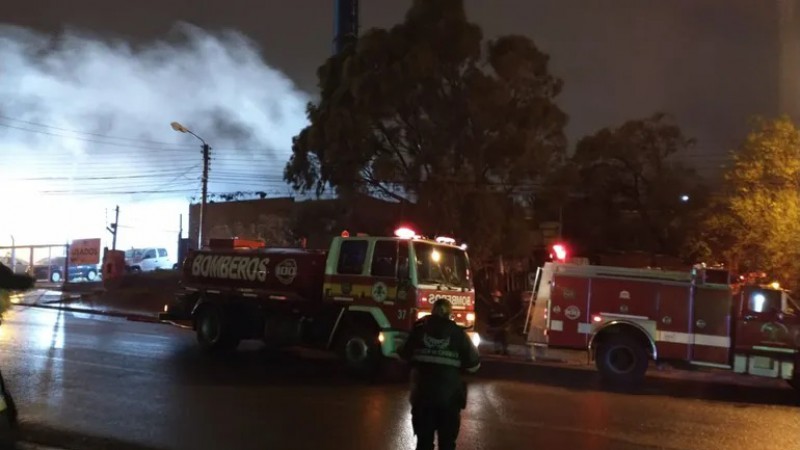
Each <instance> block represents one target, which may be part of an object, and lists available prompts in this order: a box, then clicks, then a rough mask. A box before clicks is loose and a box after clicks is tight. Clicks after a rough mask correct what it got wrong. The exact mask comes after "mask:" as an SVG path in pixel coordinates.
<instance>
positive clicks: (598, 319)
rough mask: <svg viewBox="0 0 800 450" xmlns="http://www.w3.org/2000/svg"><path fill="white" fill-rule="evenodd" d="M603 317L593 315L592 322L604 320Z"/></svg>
mask: <svg viewBox="0 0 800 450" xmlns="http://www.w3.org/2000/svg"><path fill="white" fill-rule="evenodd" d="M602 321H603V318H602V317H600V316H592V322H602Z"/></svg>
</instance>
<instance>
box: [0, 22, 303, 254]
mask: <svg viewBox="0 0 800 450" xmlns="http://www.w3.org/2000/svg"><path fill="white" fill-rule="evenodd" d="M308 99H309V98H308V96H307V95H306V94H304V93H302V92H299V91H298V90H297V89H296V88H295V87H294V85H293V84H292V82H291V81H290V80H289V79H288V78H287V77H286V76H284V75H283V74H281V73H280V72H278V71H277V70H275V69H273V68H271V67H269V66H268V65H267V64H266V63H265V62H264V61H263V59H262V57H261V55H260V53H259V50H258V48H257V47H256V46H255V45H254V44H253V42H251V41H250V40H249V39H247V38H246V37H245V36H243V35H241V34H240V33H237V32H232V31H228V32H220V33H210V32H207V31H204V30H202V29H199V28H197V27H195V26H191V25H187V24H179V25H178V26H176V27H175V29H174V30H173V32H172V33H171V34H170V36H167V37H165V39H164V40H161V41H159V42H154V43H149V44H146V45H135V44H132V43H128V42H124V41H120V40H109V39H99V38H97V37H94V36H90V35H88V34H85V33H79V32H74V31H70V32H66V33H63V34H61V35H59V36H50V35H44V34H40V33H35V32H32V31H30V30H27V29H22V28H19V27H12V26H3V25H0V211H1V212H2V214H1V215H0V244H4V243H5V242H6V241H7V240H8V239H9V238H7V236H8V235H9V234H14V235H15V238H16V241H17V244H20V243H23V242H24V243H32V242H34V243H41V242H43V241H55V242H64V241H66V240H69V239H75V238H87V237H103V238H104V241H105V242H104V243H110V239H109V234H108V233H107V232H106V231H105V226H106V220H105V217H106V210H107V209H108V210H109V211H110V210H111V209H113V207H114V206H115V205H117V204H119V205H120V207H121V217H120V225H121V228H120V235H119V239H120V241H119V242H118V247H123V248H124V247H127V246H130V245H155V244H156V243H155V242H152V241H153V240H154V239H156V238H158V239H159V240H162V241H163V240H168V242H167V244H173V243H174V242H175V235H176V234H175V233H176V232H177V229H178V218H179V214H181V213H183V214H184V218H186V216H187V211H188V203H189V201H188V199H189V197H196V196H198V195H199V192H200V190H199V187H200V182H199V180H200V173H201V162H202V160H201V150H200V148H201V147H200V145H201V144H200V142H199V141H197V140H196V139H195V138H194V137H193V136H191V135H189V134H182V133H178V132H176V131H174V130H172V128H171V127H170V123H171V122H173V121H177V122H180V123H181V124H183V125H184V126H186V127H187V128H189V129H191V130H192V131H193V132H195V133H196V134H197V135H199V136H200V137H202V138H203V139H205V140H206V141H207V142H208V143H209V144H210V145H211V147H212V158H213V159H212V164H211V177H210V184H209V191H210V192H211V193H226V192H233V191H265V192H267V193H271V194H276V193H281V194H285V193H287V192H288V189H287V186H286V184H285V183H284V182H283V181H282V180H281V173H282V169H283V166H284V164H285V162H286V160H287V158H288V156H289V154H290V150H291V139H292V136H294V135H295V134H296V133H297V132H298V131H299V130H300V129H301V128H302V127H303V126H305V124H306V118H305V105H306V102H307V101H308ZM23 206H24V207H23ZM108 217H109V218H110V219H111V220H113V214H112V213H109V215H108Z"/></svg>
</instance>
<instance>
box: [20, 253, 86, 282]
mask: <svg viewBox="0 0 800 450" xmlns="http://www.w3.org/2000/svg"><path fill="white" fill-rule="evenodd" d="M65 262H66V257H64V256H55V257H52V258H44V259H40V260H39V261H37V262H36V264H34V265H33V276H34V277H35V278H36V279H37V280H48V281H52V282H53V283H60V282H62V281H64V279H65V278H67V277H65V276H64V263H65ZM99 274H100V268H99V266H98V265H97V264H81V265H70V266H69V268H68V279H69V280H70V281H73V280H76V279H86V280H89V281H96V280H97V279H98V278H99V276H98V275H99Z"/></svg>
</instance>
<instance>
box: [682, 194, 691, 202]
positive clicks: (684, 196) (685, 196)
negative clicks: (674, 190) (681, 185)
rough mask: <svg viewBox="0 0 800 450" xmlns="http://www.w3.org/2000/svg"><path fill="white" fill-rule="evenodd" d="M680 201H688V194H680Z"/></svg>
mask: <svg viewBox="0 0 800 450" xmlns="http://www.w3.org/2000/svg"><path fill="white" fill-rule="evenodd" d="M681 201H682V202H683V203H686V202H688V201H689V196H688V195H686V194H683V195H681Z"/></svg>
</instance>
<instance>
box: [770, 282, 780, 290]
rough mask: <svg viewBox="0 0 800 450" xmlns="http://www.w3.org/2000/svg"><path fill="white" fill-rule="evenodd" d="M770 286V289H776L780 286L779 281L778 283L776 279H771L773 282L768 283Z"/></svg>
mask: <svg viewBox="0 0 800 450" xmlns="http://www.w3.org/2000/svg"><path fill="white" fill-rule="evenodd" d="M770 286H771V287H772V289H775V290H778V289H780V288H781V284H780V283H778V282H777V281H773V282H772V283H771V284H770Z"/></svg>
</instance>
